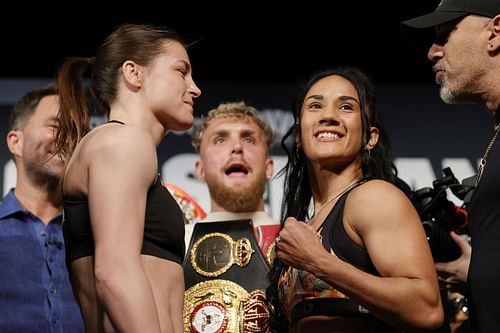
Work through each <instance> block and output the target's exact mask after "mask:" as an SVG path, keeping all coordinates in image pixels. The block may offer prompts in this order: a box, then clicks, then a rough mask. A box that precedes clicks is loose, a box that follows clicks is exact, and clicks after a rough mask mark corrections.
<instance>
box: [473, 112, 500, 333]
mask: <svg viewBox="0 0 500 333" xmlns="http://www.w3.org/2000/svg"><path fill="white" fill-rule="evenodd" d="M497 116H500V110H499V111H497ZM498 121H500V119H498V118H497V123H498ZM499 141H500V135H499V137H497V139H496V140H495V143H494V144H493V146H492V149H491V151H490V152H489V154H488V156H487V158H486V165H485V166H484V170H483V175H482V177H481V180H480V182H479V184H478V185H477V187H476V189H475V190H474V193H473V195H472V197H471V202H470V204H469V206H468V211H469V216H468V220H469V230H470V235H471V243H472V257H471V262H470V266H469V274H468V284H469V295H468V300H469V305H470V307H469V309H470V317H471V322H472V328H473V329H472V331H471V332H476V333H483V332H487V333H491V332H498V331H499V329H500V311H499V307H498V300H500V142H499Z"/></svg>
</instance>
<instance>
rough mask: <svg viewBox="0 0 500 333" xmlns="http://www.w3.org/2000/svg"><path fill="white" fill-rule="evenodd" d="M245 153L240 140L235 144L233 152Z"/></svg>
mask: <svg viewBox="0 0 500 333" xmlns="http://www.w3.org/2000/svg"><path fill="white" fill-rule="evenodd" d="M241 153H243V148H242V146H241V143H240V142H239V141H237V142H235V143H234V144H233V148H232V149H231V154H241Z"/></svg>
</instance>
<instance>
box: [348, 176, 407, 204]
mask: <svg viewBox="0 0 500 333" xmlns="http://www.w3.org/2000/svg"><path fill="white" fill-rule="evenodd" d="M349 200H350V201H363V202H366V203H373V204H379V203H381V204H383V203H386V204H387V203H388V202H393V201H400V200H401V201H407V200H408V197H407V196H406V194H405V193H404V192H403V191H401V190H400V189H399V188H398V187H396V186H395V185H394V184H391V183H389V182H388V181H385V180H381V179H372V180H369V181H367V182H365V183H363V184H361V185H360V186H358V187H357V188H355V189H354V190H353V191H352V194H351V195H350V196H349Z"/></svg>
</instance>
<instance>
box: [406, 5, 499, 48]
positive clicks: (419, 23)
mask: <svg viewBox="0 0 500 333" xmlns="http://www.w3.org/2000/svg"><path fill="white" fill-rule="evenodd" d="M499 13H500V1H499V0H442V1H441V2H440V3H439V5H438V6H437V8H436V10H435V11H434V12H432V13H429V14H425V15H422V16H419V17H415V18H413V19H410V20H406V21H403V22H401V27H402V30H403V32H404V33H405V34H406V35H407V37H408V38H410V40H413V39H415V37H418V36H417V35H416V34H415V33H418V32H426V33H428V32H429V29H432V28H434V27H435V26H437V25H440V24H443V23H447V22H450V21H453V20H458V19H460V18H463V17H465V16H467V15H471V14H474V15H480V16H485V17H494V16H495V15H497V14H499Z"/></svg>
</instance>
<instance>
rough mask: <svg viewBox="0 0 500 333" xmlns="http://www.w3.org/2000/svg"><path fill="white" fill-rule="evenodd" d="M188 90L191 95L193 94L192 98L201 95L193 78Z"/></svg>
mask: <svg viewBox="0 0 500 333" xmlns="http://www.w3.org/2000/svg"><path fill="white" fill-rule="evenodd" d="M188 91H189V94H191V96H193V98H198V97H200V95H201V89H200V88H198V86H197V85H196V83H195V82H194V80H191V84H190V85H189V88H188Z"/></svg>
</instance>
